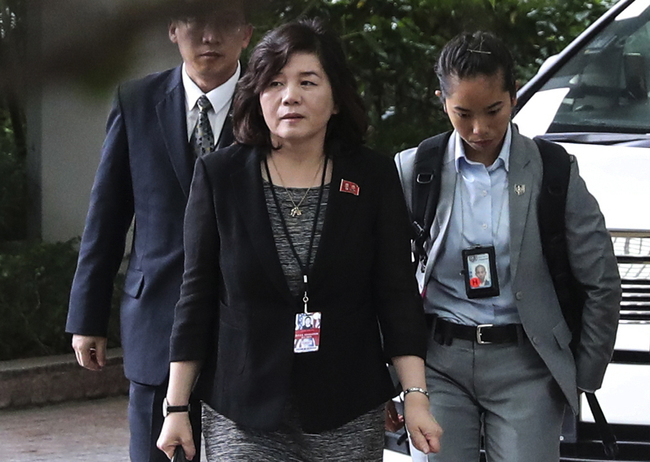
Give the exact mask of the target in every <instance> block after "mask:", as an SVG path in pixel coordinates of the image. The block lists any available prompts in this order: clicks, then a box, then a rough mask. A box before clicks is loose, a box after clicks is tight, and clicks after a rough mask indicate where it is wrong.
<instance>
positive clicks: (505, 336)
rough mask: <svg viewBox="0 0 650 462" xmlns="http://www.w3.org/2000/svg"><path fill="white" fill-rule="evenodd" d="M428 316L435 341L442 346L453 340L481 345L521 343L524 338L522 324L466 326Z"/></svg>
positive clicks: (449, 343)
mask: <svg viewBox="0 0 650 462" xmlns="http://www.w3.org/2000/svg"><path fill="white" fill-rule="evenodd" d="M434 316H435V315H427V318H428V319H427V321H428V323H430V325H431V326H432V327H433V326H435V328H434V331H433V339H434V340H435V341H436V342H438V343H439V344H441V345H451V343H452V341H453V339H462V340H471V341H473V342H476V343H478V344H479V345H490V344H493V343H519V342H520V341H521V340H522V339H523V338H524V330H523V328H522V327H521V324H505V325H501V326H495V325H492V324H481V325H478V326H466V325H463V324H456V323H453V322H449V321H445V320H444V319H440V318H435V317H434Z"/></svg>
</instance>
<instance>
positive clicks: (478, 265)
mask: <svg viewBox="0 0 650 462" xmlns="http://www.w3.org/2000/svg"><path fill="white" fill-rule="evenodd" d="M462 254H463V269H464V271H463V274H464V277H465V291H466V292H467V298H487V297H496V296H498V295H499V279H498V277H497V264H496V254H495V252H494V246H489V247H480V246H479V247H472V248H470V249H465V250H463V252H462Z"/></svg>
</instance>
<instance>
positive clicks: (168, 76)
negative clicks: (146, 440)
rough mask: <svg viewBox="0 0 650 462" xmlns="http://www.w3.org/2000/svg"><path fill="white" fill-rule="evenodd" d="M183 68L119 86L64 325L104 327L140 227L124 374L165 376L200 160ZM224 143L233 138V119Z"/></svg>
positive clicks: (151, 379)
mask: <svg viewBox="0 0 650 462" xmlns="http://www.w3.org/2000/svg"><path fill="white" fill-rule="evenodd" d="M185 120H186V116H185V90H184V88H183V83H182V79H181V68H180V67H178V68H175V69H170V70H167V71H165V72H162V73H158V74H152V75H149V76H147V77H145V78H143V79H141V80H137V81H132V82H128V83H126V84H124V85H122V86H120V87H119V88H118V91H117V95H116V97H115V100H114V103H113V108H112V110H111V113H110V115H109V118H108V123H107V135H106V139H105V141H104V145H103V148H102V158H101V162H100V164H99V168H98V170H97V174H96V177H95V183H94V185H93V189H92V193H91V200H90V208H89V211H88V216H87V219H86V226H85V229H84V233H83V238H82V241H81V248H80V253H79V262H78V266H77V271H76V274H75V278H74V282H73V285H72V291H71V294H70V308H69V312H68V322H67V326H66V331H67V332H69V333H74V334H83V335H97V336H106V332H107V326H108V317H109V311H110V302H111V293H112V289H113V280H114V278H115V275H116V273H117V271H118V268H119V266H120V263H121V261H122V256H123V254H124V248H125V241H126V235H127V230H128V229H129V226H130V224H131V221H132V220H133V218H134V217H135V234H134V238H133V244H132V249H131V254H130V260H129V266H128V270H127V273H126V282H125V287H124V292H125V293H124V296H123V299H122V307H121V331H122V346H123V348H124V367H125V373H126V376H127V377H128V378H129V379H130V380H133V381H136V382H139V383H144V384H149V385H158V384H160V383H162V382H163V381H164V380H165V379H166V376H167V373H168V369H169V334H170V332H171V326H172V321H173V312H174V305H175V304H176V302H177V301H178V296H179V291H180V284H181V279H182V272H183V215H184V211H185V205H186V203H187V197H188V194H189V188H190V182H191V177H192V170H193V164H194V159H193V155H192V154H191V153H190V148H189V144H188V142H187V139H188V137H187V127H186V121H185ZM227 125H228V126H224V130H223V133H224V135H223V136H222V137H221V138H222V139H221V140H220V145H222V146H224V145H225V146H227V145H228V144H230V143H231V142H232V129H231V128H230V127H231V126H230V122H229V121H227Z"/></svg>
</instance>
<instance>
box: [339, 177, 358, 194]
mask: <svg viewBox="0 0 650 462" xmlns="http://www.w3.org/2000/svg"><path fill="white" fill-rule="evenodd" d="M339 191H340V192H344V193H350V194H354V195H355V196H358V195H359V185H358V184H356V183H353V182H351V181H348V180H341V187H340V188H339Z"/></svg>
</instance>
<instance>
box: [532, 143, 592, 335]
mask: <svg viewBox="0 0 650 462" xmlns="http://www.w3.org/2000/svg"><path fill="white" fill-rule="evenodd" d="M535 143H537V146H538V147H539V152H540V155H541V157H542V165H543V175H542V189H541V191H540V195H539V201H538V204H537V207H538V209H537V213H538V220H539V231H540V238H541V241H542V251H543V252H544V258H545V259H546V263H547V265H548V269H549V272H550V274H551V278H552V279H553V285H554V287H555V292H556V294H557V298H558V301H559V302H560V306H561V307H562V314H563V315H564V319H565V320H566V322H567V324H568V326H569V329H571V332H572V334H573V342H572V346H573V347H575V346H576V345H577V342H578V340H579V330H580V324H581V321H582V306H583V304H584V296H582V297H581V295H580V292H582V290H581V287H580V286H579V284H578V283H577V281H576V280H575V278H574V277H573V273H572V272H571V266H570V264H569V258H568V254H567V242H566V222H565V212H566V197H567V191H568V188H569V176H570V174H571V157H570V156H569V154H568V153H567V152H566V151H565V150H564V148H563V147H562V146H560V145H559V144H556V143H551V142H549V141H546V140H543V139H541V138H535ZM581 298H582V300H581Z"/></svg>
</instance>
